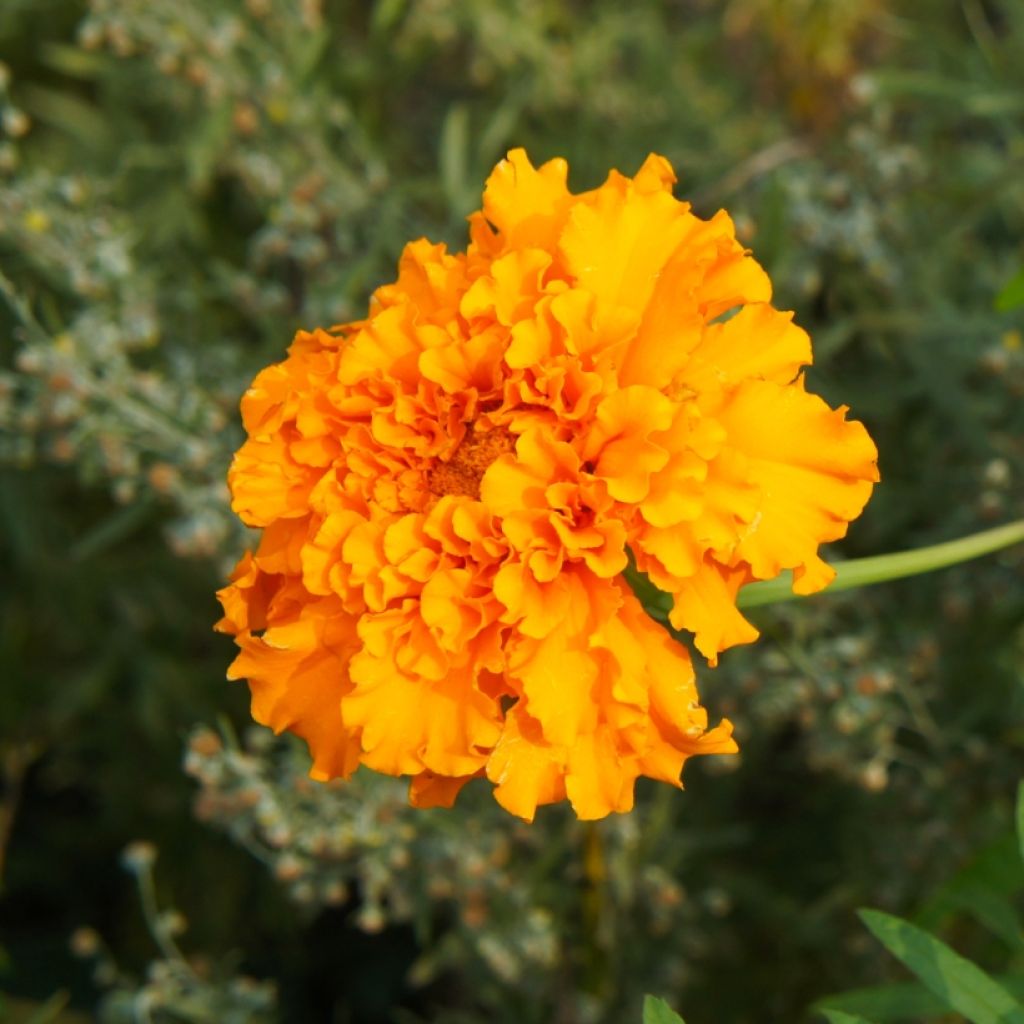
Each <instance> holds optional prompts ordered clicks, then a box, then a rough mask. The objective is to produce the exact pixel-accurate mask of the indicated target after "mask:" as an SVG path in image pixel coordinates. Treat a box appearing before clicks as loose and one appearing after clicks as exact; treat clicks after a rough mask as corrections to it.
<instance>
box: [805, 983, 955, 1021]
mask: <svg viewBox="0 0 1024 1024" xmlns="http://www.w3.org/2000/svg"><path fill="white" fill-rule="evenodd" d="M813 1009H814V1010H816V1011H817V1012H818V1013H824V1014H826V1015H827V1014H828V1013H831V1012H839V1013H846V1014H850V1015H852V1016H854V1017H857V1016H862V1017H867V1018H871V1019H872V1020H877V1021H897V1020H909V1019H911V1018H913V1019H915V1020H916V1019H920V1018H922V1017H934V1016H937V1015H938V1014H940V1013H942V1012H943V1011H944V1010H945V1009H946V1007H945V1004H944V1003H943V1002H942V1000H941V999H938V998H937V997H936V996H934V995H933V994H932V993H931V992H929V991H928V989H926V988H925V987H924V985H922V984H921V983H920V982H917V981H908V982H904V983H902V984H898V985H871V986H868V987H865V988H854V989H850V990H849V991H848V992H839V993H837V994H836V995H831V996H826V997H825V998H824V999H820V1000H818V1002H816V1003H815V1004H814V1006H813Z"/></svg>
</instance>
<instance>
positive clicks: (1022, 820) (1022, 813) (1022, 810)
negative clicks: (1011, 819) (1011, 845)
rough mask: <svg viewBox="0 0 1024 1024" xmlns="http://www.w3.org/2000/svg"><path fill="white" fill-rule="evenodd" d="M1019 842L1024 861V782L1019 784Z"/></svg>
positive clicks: (1021, 857)
mask: <svg viewBox="0 0 1024 1024" xmlns="http://www.w3.org/2000/svg"><path fill="white" fill-rule="evenodd" d="M1017 844H1018V846H1019V848H1020V859H1021V860H1022V861H1024V782H1021V783H1020V784H1019V785H1018V786H1017Z"/></svg>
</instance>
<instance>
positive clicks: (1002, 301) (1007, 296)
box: [996, 267, 1024, 313]
mask: <svg viewBox="0 0 1024 1024" xmlns="http://www.w3.org/2000/svg"><path fill="white" fill-rule="evenodd" d="M1020 306H1024V267H1021V269H1020V270H1018V271H1017V273H1016V274H1014V276H1013V277H1011V278H1010V280H1009V281H1007V282H1006V284H1005V285H1004V287H1003V290H1002V291H1001V292H1000V293H999V294H998V295H997V296H996V309H997V310H999V312H1000V313H1009V312H1010V310H1011V309H1017V308H1019V307H1020Z"/></svg>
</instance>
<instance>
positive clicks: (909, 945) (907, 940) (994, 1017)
mask: <svg viewBox="0 0 1024 1024" xmlns="http://www.w3.org/2000/svg"><path fill="white" fill-rule="evenodd" d="M860 919H861V920H862V921H863V922H864V924H865V925H866V926H867V927H868V929H869V930H870V931H871V932H872V934H874V936H875V938H877V939H878V941H879V942H881V943H882V945H883V946H885V948H886V949H888V950H889V952H890V953H892V954H893V956H895V957H896V958H897V959H898V960H901V961H902V962H903V963H904V964H905V965H906V966H907V967H909V968H910V970H912V971H913V972H914V973H915V974H916V975H917V976H918V978H920V979H921V981H922V982H923V983H924V984H925V985H926V986H927V987H928V988H929V989H931V991H932V992H934V993H935V994H936V995H937V996H938V997H939V998H940V999H942V1000H943V1002H944V1003H945V1004H946V1005H947V1006H948V1007H949V1009H951V1010H955V1011H956V1012H957V1013H961V1014H963V1015H964V1016H965V1017H966V1018H967V1019H968V1020H969V1021H971V1022H972V1024H1024V1007H1022V1006H1021V1005H1020V1003H1018V1002H1017V1000H1016V999H1014V998H1013V996H1011V995H1010V993H1009V992H1007V991H1006V989H1005V988H1003V987H1002V986H1001V985H1000V984H999V983H998V982H997V981H995V980H994V979H993V978H991V977H989V975H987V974H986V973H985V972H984V971H983V970H982V969H981V968H980V967H977V966H975V965H974V964H972V963H971V962H970V961H969V960H965V959H964V958H963V957H962V956H960V955H959V954H958V953H954V952H953V950H952V949H950V948H949V946H947V945H946V944H945V943H944V942H941V941H939V939H937V938H935V937H934V936H933V935H930V934H929V933H928V932H925V931H922V930H921V929H920V928H918V927H917V926H916V925H912V924H910V923H909V922H908V921H904V920H902V919H901V918H898V917H894V916H893V915H891V914H884V913H882V912H881V911H879V910H862V911H860Z"/></svg>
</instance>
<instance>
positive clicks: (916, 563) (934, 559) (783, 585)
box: [737, 519, 1024, 608]
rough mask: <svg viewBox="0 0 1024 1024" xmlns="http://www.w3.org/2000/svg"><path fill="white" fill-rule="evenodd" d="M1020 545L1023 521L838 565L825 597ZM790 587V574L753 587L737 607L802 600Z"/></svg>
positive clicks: (1023, 538) (741, 596) (746, 589)
mask: <svg viewBox="0 0 1024 1024" xmlns="http://www.w3.org/2000/svg"><path fill="white" fill-rule="evenodd" d="M1021 542H1024V519H1019V520H1017V521H1016V522H1013V523H1007V524H1006V525H1005V526H997V527H995V529H992V530H983V531H982V532H981V533H973V534H971V535H970V536H968V537H961V538H959V539H958V540H951V541H947V542H946V543H944V544H933V545H932V546H931V547H927V548H918V549H916V550H914V551H899V552H896V553H894V554H891V555H874V556H872V557H870V558H854V559H851V560H850V561H847V562H835V563H833V565H832V567H833V568H834V569H835V570H836V578H835V579H834V580H833V581H832V582H831V583H830V584H829V585H828V587H827V588H826V589H825V590H824V591H823V593H827V594H835V593H838V592H839V591H840V590H854V589H856V588H857V587H867V586H870V585H871V584H873V583H884V582H886V581H887V580H898V579H903V578H904V577H905V576H917V575H919V574H921V573H925V572H932V571H934V570H935V569H945V568H947V567H948V566H951V565H957V564H958V563H960V562H966V561H969V560H970V559H972V558H979V557H980V556H981V555H988V554H991V553H992V552H993V551H999V550H1001V549H1002V548H1008V547H1010V546H1012V545H1014V544H1020V543H1021ZM791 585H792V583H791V574H790V573H788V572H787V573H784V574H783V575H782V576H780V577H779V578H778V579H775V580H765V581H763V582H758V583H751V584H750V585H749V586H747V587H744V588H743V589H742V590H741V591H740V594H739V600H738V601H737V604H738V605H739V607H740V608H756V607H757V606H758V605H762V604H774V603H775V602H776V601H791V600H793V599H794V598H797V597H801V596H803V595H801V594H794V593H793V591H792V589H791Z"/></svg>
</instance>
